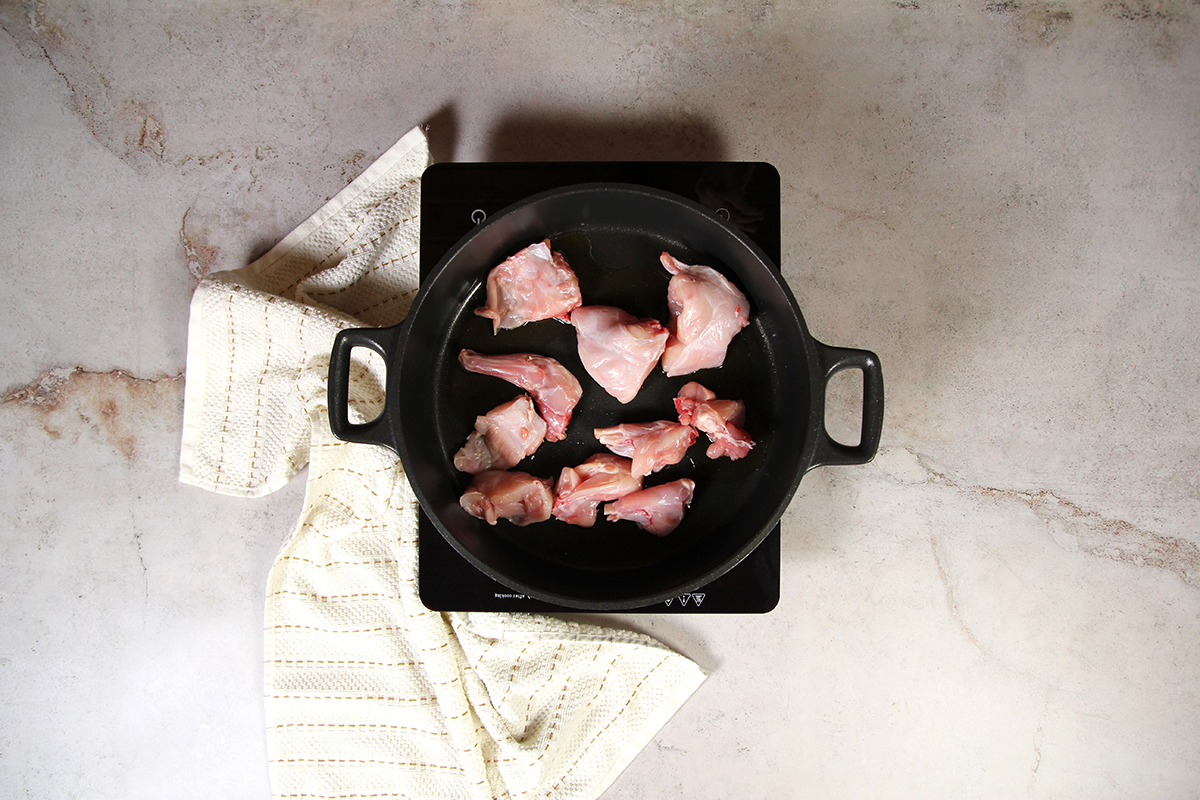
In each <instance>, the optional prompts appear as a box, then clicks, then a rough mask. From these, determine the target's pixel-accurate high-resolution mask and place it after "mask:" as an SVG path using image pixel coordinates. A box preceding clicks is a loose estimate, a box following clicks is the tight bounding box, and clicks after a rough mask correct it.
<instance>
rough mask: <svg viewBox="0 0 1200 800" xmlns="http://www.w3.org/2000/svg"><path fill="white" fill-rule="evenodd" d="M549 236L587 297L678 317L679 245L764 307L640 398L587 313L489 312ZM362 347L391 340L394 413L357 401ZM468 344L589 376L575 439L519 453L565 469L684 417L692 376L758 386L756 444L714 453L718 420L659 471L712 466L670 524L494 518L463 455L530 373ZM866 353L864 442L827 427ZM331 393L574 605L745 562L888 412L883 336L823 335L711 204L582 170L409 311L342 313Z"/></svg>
mask: <svg viewBox="0 0 1200 800" xmlns="http://www.w3.org/2000/svg"><path fill="white" fill-rule="evenodd" d="M546 238H549V239H550V240H551V244H552V247H553V248H554V249H556V250H560V251H561V252H562V253H563V254H564V256H565V257H566V259H567V261H568V263H569V264H570V265H571V266H572V268H573V269H574V270H575V272H576V274H577V275H578V277H579V281H580V289H581V292H582V295H583V302H584V304H585V305H614V306H618V307H621V308H624V309H625V310H626V311H628V312H630V313H632V314H634V315H636V316H638V317H654V318H656V319H658V320H660V321H662V322H663V323H664V324H665V322H666V320H667V308H666V287H667V282H668V280H669V277H670V276H669V275H668V274H667V273H666V270H664V269H663V268H662V267H661V266H660V265H659V260H658V256H659V253H661V252H662V251H664V250H666V251H668V252H670V253H671V254H672V255H674V256H675V257H677V258H679V259H681V260H683V261H685V262H688V263H694V264H695V263H699V264H706V265H708V266H711V267H713V268H715V269H717V270H719V271H720V272H721V273H723V274H724V275H725V276H726V277H728V278H729V279H730V280H731V281H733V283H735V284H736V285H737V286H738V287H739V288H740V289H741V290H742V291H743V292H744V293H745V294H746V296H747V298H748V299H749V300H750V304H751V314H750V324H749V326H747V327H746V328H744V329H743V330H742V331H741V332H740V333H739V334H738V335H737V337H736V338H735V339H734V341H733V343H732V345H731V346H730V349H729V353H728V356H727V358H726V360H725V364H724V365H723V366H722V367H720V368H719V369H712V370H703V371H701V372H698V373H695V374H693V375H688V376H681V377H677V378H667V377H666V376H665V375H664V374H663V373H662V372H661V370H659V369H655V370H654V371H653V372H652V373H651V375H650V377H649V378H648V379H647V381H646V383H645V384H644V385H643V388H642V391H641V392H640V393H639V395H638V396H637V398H635V399H634V400H633V401H632V402H631V403H629V404H627V405H622V404H620V403H619V402H617V401H616V400H615V399H614V398H612V397H610V396H609V395H608V394H607V393H605V392H604V391H603V390H602V389H601V388H600V387H599V386H598V385H597V384H595V383H594V382H592V380H591V379H590V378H589V377H588V375H587V373H586V372H585V371H584V369H583V367H582V365H581V364H580V361H579V357H578V354H577V350H576V342H575V332H574V329H573V328H572V327H571V326H570V325H567V324H563V323H561V322H558V321H555V320H546V321H541V322H535V323H530V324H528V325H525V326H524V327H522V328H518V329H515V330H507V331H505V330H502V331H500V332H499V333H497V334H493V332H492V327H491V321H490V320H487V319H484V318H482V317H479V316H477V315H476V314H475V313H474V310H475V309H476V308H478V307H480V306H482V305H484V302H485V297H486V293H485V287H484V283H485V279H486V277H487V274H488V271H489V270H490V269H491V268H492V267H494V266H495V265H497V264H499V263H500V262H501V261H503V260H504V259H505V258H507V257H508V256H509V255H512V254H513V253H515V252H516V251H518V250H520V249H521V248H523V247H525V246H526V245H529V244H531V243H533V242H537V241H541V240H543V239H546ZM355 347H366V348H369V349H371V350H374V351H375V352H377V353H379V354H380V355H381V356H382V357H383V358H384V359H385V362H386V364H387V387H386V389H387V396H386V401H385V406H384V410H383V413H382V414H381V415H380V416H379V417H378V418H377V419H375V420H374V421H372V422H369V423H366V424H361V425H360V424H354V423H351V422H350V420H349V418H348V412H347V395H348V385H349V375H350V353H351V350H352V349H353V348H355ZM464 347H466V348H471V349H473V350H477V351H479V352H482V353H517V352H536V353H541V354H543V355H548V356H552V357H553V358H556V359H558V360H559V361H560V362H562V363H563V364H564V365H565V366H566V367H567V368H568V369H570V370H571V371H572V372H573V373H574V374H575V375H576V377H577V378H578V379H579V380H580V382H581V383H582V384H583V387H584V394H583V399H582V400H581V401H580V404H579V405H578V406H577V407H576V409H575V413H574V416H573V418H572V421H571V424H570V427H569V428H568V433H567V438H566V440H564V441H561V442H553V443H551V442H547V443H544V444H543V445H542V446H541V448H540V449H539V450H538V451H537V452H536V453H535V454H534V455H532V456H530V457H529V458H527V459H526V460H525V461H523V462H522V463H521V464H520V465H518V466H517V467H515V469H519V470H522V471H525V472H530V473H532V474H534V475H538V476H540V477H548V478H552V479H557V477H558V473H559V471H560V470H561V469H562V467H564V466H575V465H577V464H579V463H581V462H582V461H584V460H585V459H586V458H587V457H588V456H590V455H592V454H593V453H597V452H603V451H604V448H603V447H602V446H601V445H600V444H599V443H598V442H597V441H596V440H595V438H594V437H593V435H592V430H593V429H594V428H597V427H606V426H610V425H615V424H617V423H620V422H645V421H651V420H655V419H674V418H675V410H674V406H673V403H672V401H673V398H674V397H675V395H676V393H677V392H678V390H679V387H681V386H682V385H683V384H684V383H686V382H688V381H689V380H697V381H699V382H700V383H702V384H704V385H705V386H707V387H708V388H710V389H712V390H713V391H714V392H716V393H717V396H718V397H721V398H729V399H738V400H742V401H744V402H745V403H746V406H747V419H746V424H745V426H744V427H745V428H746V430H747V431H748V433H749V434H750V435H751V437H752V438H753V439H754V441H755V442H756V445H755V447H754V449H753V450H752V451H751V453H750V455H749V456H747V457H746V458H743V459H741V460H738V461H730V460H729V459H726V458H721V459H716V460H712V459H708V458H707V457H706V456H705V455H704V450H705V449H706V446H707V444H708V442H707V439H706V437H705V436H704V435H701V436H700V437H699V438H698V439H697V441H696V444H695V445H693V446H692V448H691V450H689V453H688V457H687V458H685V459H684V461H683V462H681V463H679V464H676V465H674V466H671V467H667V468H665V469H663V470H662V471H661V472H658V473H655V474H653V475H651V476H649V477H648V478H647V479H646V485H647V486H649V485H653V484H657V483H665V482H667V481H671V480H674V479H676V478H679V477H690V478H693V479H694V480H695V481H696V494H695V498H694V500H693V502H692V505H691V507H690V509H689V510H688V513H687V516H686V517H685V519H684V521H683V523H682V524H681V525H680V526H679V527H678V528H677V529H676V530H675V531H674V532H672V533H671V534H669V535H668V536H665V537H657V536H653V535H651V534H648V533H646V532H644V531H642V530H641V529H639V528H638V527H637V526H636V525H634V524H633V523H631V522H615V523H614V522H608V521H606V520H604V518H603V513H601V515H600V519H599V521H598V522H597V523H596V525H595V526H594V527H592V528H581V527H577V526H572V525H567V524H565V523H561V522H559V521H557V520H553V519H551V520H550V521H548V522H544V523H537V524H533V525H529V526H526V527H517V526H514V525H511V524H509V523H507V522H505V521H501V522H499V523H498V524H497V525H495V526H489V525H487V524H486V523H484V522H483V521H481V520H478V519H475V518H474V517H471V516H470V515H468V514H467V513H466V512H465V511H463V509H462V508H461V507H460V506H459V502H458V501H459V498H460V497H461V495H462V492H463V491H464V489H465V488H466V486H467V484H468V483H469V482H470V479H471V476H469V475H465V474H463V473H461V472H458V471H457V470H455V468H454V466H453V463H452V458H453V455H454V453H455V452H456V451H457V450H458V449H459V448H460V447H461V446H462V444H463V442H464V441H465V440H466V438H467V435H468V433H469V432H470V431H471V430H472V427H473V425H474V420H475V417H476V416H477V415H480V414H484V413H486V412H487V411H489V410H491V409H492V408H494V407H495V406H497V405H499V404H500V403H503V402H506V401H508V400H511V399H512V398H513V397H515V396H516V395H517V394H518V393H519V392H520V391H521V390H520V389H518V388H517V387H515V386H512V385H511V384H508V383H507V382H505V381H502V380H500V379H498V378H492V377H487V376H482V375H475V374H471V373H467V372H466V371H465V370H463V369H462V368H461V367H460V366H459V363H458V353H459V351H460V350H461V349H462V348H464ZM850 368H856V369H860V370H862V373H863V388H864V393H863V402H862V434H861V439H860V442H859V444H857V445H855V446H848V445H844V444H840V443H838V442H836V441H834V440H833V439H832V438H831V437H830V436H829V434H828V432H827V431H826V429H825V392H826V386H827V384H828V381H829V379H830V377H831V376H832V375H833V374H834V373H836V372H838V371H840V370H844V369H850ZM329 407H330V422H331V427H332V429H333V432H334V434H335V435H336V436H337V437H338V438H340V439H343V440H346V441H352V442H361V443H367V444H376V445H381V446H384V447H387V448H390V449H392V450H394V451H395V452H396V453H398V454H399V456H400V460H401V462H402V464H403V466H404V470H405V472H406V474H407V475H408V478H409V480H410V481H411V483H412V486H413V488H414V490H415V492H416V495H417V497H418V499H419V501H420V503H421V506H422V508H423V509H424V510H425V512H426V514H427V515H428V516H429V518H430V519H431V520H433V522H434V523H435V524H436V526H437V528H438V530H439V531H440V532H441V533H442V535H443V536H445V538H446V539H447V541H449V543H450V544H451V545H452V546H453V547H454V548H455V550H457V551H458V552H459V553H460V554H462V556H463V557H464V558H466V559H467V560H468V561H469V562H470V563H472V564H474V565H475V566H476V567H477V568H479V569H480V570H482V571H483V572H484V573H486V574H487V575H489V576H490V577H492V578H493V579H495V580H497V581H499V582H500V583H502V584H504V585H506V586H508V587H511V588H512V589H513V590H514V591H518V592H521V593H524V594H527V595H530V596H533V597H536V598H539V599H542V600H545V601H547V602H551V603H554V604H557V605H560V606H564V607H567V608H575V609H587V610H621V609H628V608H639V607H643V606H648V605H651V604H654V603H658V602H661V601H663V600H666V599H668V598H672V597H677V596H679V595H681V594H684V593H687V592H690V591H692V590H694V589H697V588H700V587H702V586H704V585H706V584H708V583H710V582H712V581H713V580H715V579H716V578H718V577H720V576H721V575H722V574H724V573H725V572H726V571H728V570H729V569H731V568H732V567H733V566H735V565H736V564H737V563H738V562H739V561H741V560H742V559H743V558H744V557H745V556H747V555H748V554H749V553H751V552H752V551H753V550H754V549H755V547H757V546H758V544H759V543H760V542H761V541H762V540H763V539H764V538H765V537H766V536H767V535H768V534H769V533H770V532H771V530H772V529H773V528H774V526H775V524H776V523H777V522H778V521H779V519H780V517H781V516H782V514H783V512H784V510H785V509H786V508H787V506H788V503H789V502H790V501H791V499H792V496H793V495H794V494H795V492H796V489H797V487H798V486H799V484H800V480H801V478H803V477H804V475H805V473H807V472H808V471H809V470H811V469H813V468H815V467H819V466H825V465H850V464H863V463H866V462H868V461H870V460H871V459H872V458H873V457H874V455H875V452H876V450H877V449H878V446H879V439H880V433H881V429H882V425H883V376H882V371H881V369H880V364H879V359H878V358H877V357H876V356H875V354H874V353H871V352H869V351H866V350H852V349H845V348H837V347H830V346H827V345H824V344H821V343H820V342H818V341H816V340H815V339H813V337H812V336H811V335H810V334H809V333H808V330H807V328H806V326H805V324H804V320H803V318H802V317H801V315H800V309H799V307H798V306H797V304H796V301H795V299H794V298H793V296H792V293H791V291H790V290H789V289H788V287H787V285H786V284H785V283H784V281H783V278H782V277H781V276H780V274H779V271H778V269H777V268H776V267H774V265H772V264H771V263H770V261H769V259H768V258H767V257H766V256H765V255H764V254H763V252H762V251H761V250H760V249H759V248H758V247H757V246H756V245H755V244H754V243H753V242H751V241H750V240H749V239H747V238H745V237H744V236H743V235H742V234H740V233H739V232H738V231H737V230H736V229H734V228H732V227H731V226H729V225H728V224H727V223H725V222H723V221H722V220H721V219H719V218H718V217H716V216H714V215H713V214H712V212H710V211H709V210H708V209H706V208H704V207H702V206H700V205H698V204H696V203H693V202H691V201H689V200H686V199H684V198H682V197H679V196H677V195H673V194H669V193H666V192H661V191H658V190H654V189H649V188H645V187H641V186H631V185H625V184H582V185H577V186H572V187H567V188H564V189H559V190H554V191H550V192H546V193H543V194H539V195H535V196H533V197H530V198H528V199H526V200H524V201H522V202H520V203H517V204H515V205H513V206H510V207H509V208H507V209H505V210H504V211H502V212H500V213H498V214H496V215H495V216H493V217H491V218H490V219H489V220H487V221H486V222H485V223H483V224H481V225H480V226H478V227H477V228H476V229H474V230H473V231H472V232H471V233H470V234H469V235H467V236H466V237H464V238H463V239H462V240H461V241H460V242H459V243H458V244H457V245H455V246H454V247H453V248H451V250H450V251H449V252H448V253H447V254H446V255H445V257H444V258H443V259H442V260H441V262H440V263H439V264H438V265H437V267H436V268H435V269H434V270H433V271H432V272H431V273H430V277H429V278H428V279H426V280H425V282H424V283H423V285H422V286H421V290H420V293H419V294H418V296H417V298H416V300H415V301H414V303H413V306H412V308H411V309H410V311H409V314H408V317H407V319H406V320H405V321H404V322H403V323H401V324H400V325H396V326H394V327H390V328H364V329H354V330H346V331H342V332H341V333H340V334H339V335H338V337H337V339H336V341H335V343H334V347H333V353H332V360H331V363H330V369H329Z"/></svg>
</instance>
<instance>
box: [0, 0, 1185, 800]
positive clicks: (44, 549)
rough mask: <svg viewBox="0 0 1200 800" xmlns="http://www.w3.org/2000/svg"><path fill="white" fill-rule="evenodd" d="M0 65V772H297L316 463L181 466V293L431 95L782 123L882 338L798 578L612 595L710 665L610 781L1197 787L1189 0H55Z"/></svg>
mask: <svg viewBox="0 0 1200 800" xmlns="http://www.w3.org/2000/svg"><path fill="white" fill-rule="evenodd" d="M0 74H3V75H4V76H5V78H6V80H5V81H4V83H3V85H2V86H0V181H2V184H0V185H2V187H3V188H2V190H0V267H2V269H0V286H2V287H3V290H4V293H5V296H6V298H7V304H6V307H5V308H6V310H5V313H4V315H3V317H2V324H3V329H2V332H3V338H4V341H5V347H4V348H3V350H0V544H2V545H3V548H4V552H5V554H6V557H5V558H4V559H3V560H2V561H0V631H3V635H2V636H0V685H3V687H4V688H3V689H0V796H3V797H10V796H11V797H76V798H102V797H120V798H140V797H156V798H157V797H162V796H164V795H169V796H171V797H192V796H203V797H212V796H220V797H245V798H260V797H267V796H269V789H268V786H267V774H266V754H265V750H264V745H263V736H262V717H261V715H262V704H261V677H262V667H261V635H262V634H261V624H262V612H263V597H262V593H263V587H264V585H265V580H266V574H267V570H268V569H269V566H270V564H271V561H272V559H273V558H274V555H275V553H276V552H277V550H278V548H279V547H280V545H281V544H282V543H283V541H284V539H285V538H286V536H287V535H288V533H289V532H290V529H291V525H292V523H293V521H294V518H295V515H296V514H297V513H298V512H299V509H300V500H301V497H302V493H303V486H302V485H300V483H301V481H299V480H298V481H295V482H293V484H291V485H289V486H288V487H287V488H286V489H284V490H282V491H281V492H279V493H278V494H276V495H273V496H271V497H267V498H263V499H261V500H254V501H247V500H232V499H229V498H223V497H219V496H215V495H209V494H206V493H204V492H202V491H200V490H196V489H192V488H188V487H184V486H182V485H180V484H178V483H177V481H176V469H177V466H176V465H177V460H178V446H179V434H180V429H179V428H180V414H181V408H182V397H183V385H184V381H185V380H186V375H184V374H183V371H184V365H185V356H186V344H187V342H186V333H187V314H188V301H189V298H190V295H191V292H192V290H193V288H194V287H195V285H196V282H197V281H198V280H199V279H200V278H201V277H202V276H203V275H205V274H207V273H209V272H211V271H215V270H224V269H231V268H236V267H239V266H243V265H244V264H246V263H248V262H249V261H250V260H252V259H253V258H254V257H255V256H257V255H259V254H261V253H263V252H265V250H266V249H267V248H269V247H270V246H271V245H272V244H273V243H274V242H275V241H277V240H278V239H279V238H280V237H282V236H283V235H284V234H285V233H287V232H288V231H289V230H291V229H292V228H294V227H295V226H296V225H297V224H298V223H299V222H300V221H302V220H303V219H304V218H306V217H307V216H308V214H310V213H311V212H312V211H314V210H315V209H316V208H318V207H319V206H320V205H321V204H322V203H324V201H325V200H326V199H327V198H329V197H332V196H333V195H334V194H336V192H337V191H338V190H339V189H340V188H341V187H343V186H345V184H346V183H348V182H349V181H350V180H352V179H353V178H354V177H355V176H356V175H357V174H359V172H361V170H362V169H363V168H365V167H366V166H367V165H369V164H370V163H371V162H372V161H373V160H374V159H375V158H376V157H377V156H378V155H379V154H380V153H381V152H383V150H385V149H386V148H387V147H388V146H389V145H391V144H392V143H393V142H394V141H395V140H396V139H397V138H398V137H399V136H400V135H402V134H403V133H404V132H405V131H406V130H408V128H409V127H411V126H412V125H414V124H419V123H427V124H428V126H429V129H428V130H429V135H430V138H431V148H432V150H433V153H434V156H435V157H436V158H438V159H440V160H448V159H457V160H485V159H510V160H511V159H564V158H600V159H606V158H614V159H615V158H663V159H665V158H719V159H744V160H759V159H761V160H766V161H769V162H771V163H773V164H774V165H775V166H776V167H777V168H778V170H779V172H780V174H781V176H782V179H783V220H784V231H783V253H784V258H783V264H782V267H783V270H784V275H785V277H786V278H787V280H788V282H789V284H790V285H791V287H792V288H793V290H794V292H795V294H796V296H797V299H798V301H799V303H800V306H801V308H802V309H803V312H804V315H805V319H806V321H807V324H808V326H809V328H810V330H811V331H812V333H813V335H814V336H816V338H818V339H820V340H821V341H824V342H828V343H830V344H835V345H843V346H848V347H864V348H869V349H872V350H874V351H876V352H877V353H878V354H879V355H880V358H881V361H882V364H883V368H884V376H885V381H886V384H887V417H886V420H885V427H884V441H883V446H882V448H881V450H880V453H879V455H878V457H877V458H876V460H875V461H874V462H873V463H872V464H870V465H868V466H866V467H861V468H842V469H832V468H827V469H819V470H816V471H814V472H812V473H810V474H809V475H807V476H806V477H805V479H804V481H803V483H802V484H801V489H800V491H799V493H798V495H797V497H796V499H795V501H794V502H793V503H792V506H791V507H790V508H789V510H788V512H787V514H786V515H785V518H784V537H783V553H782V560H783V564H782V569H783V596H782V598H781V601H780V604H779V606H778V608H777V609H776V610H775V611H774V612H772V613H771V614H768V615H765V616H745V617H743V616H731V617H722V616H702V615H696V616H653V615H634V616H624V617H615V618H608V617H600V619H602V620H603V621H605V622H607V623H610V624H614V625H620V626H626V627H631V628H635V629H637V630H641V631H645V632H647V633H650V634H652V635H654V636H657V637H659V638H660V639H661V640H662V641H664V642H665V643H666V644H668V645H670V646H672V647H674V648H676V649H678V650H679V651H681V652H683V653H685V654H687V655H689V656H690V657H692V658H693V659H695V660H696V661H697V662H699V663H700V664H701V665H702V666H704V667H705V668H706V669H708V670H709V671H710V677H709V679H708V681H707V682H706V683H705V684H704V685H703V686H702V687H701V689H700V690H699V691H698V692H697V693H696V694H695V695H694V696H693V697H692V699H691V700H690V701H689V702H688V703H687V704H686V705H685V706H684V707H683V709H682V710H681V711H680V712H679V713H678V714H677V715H676V716H675V717H674V718H673V719H672V720H671V721H670V722H669V723H668V724H667V725H666V726H665V727H664V728H663V729H662V731H661V733H660V734H659V736H658V737H657V738H656V740H655V742H654V743H653V744H651V745H650V746H649V747H647V748H646V749H645V750H644V751H643V752H642V753H641V754H640V755H639V757H638V758H637V759H636V760H635V761H634V762H633V763H632V764H631V765H630V766H629V768H628V769H627V770H626V771H625V772H624V773H623V774H622V775H621V776H620V777H619V778H618V780H617V781H616V782H615V783H614V784H613V786H612V787H611V788H610V789H609V790H608V791H607V792H606V793H605V795H604V797H606V798H610V799H612V800H615V799H616V798H635V797H636V798H646V797H692V798H725V797H764V798H765V797H887V798H910V797H911V798H930V797H945V798H951V797H953V798H958V797H978V798H985V797H997V798H1012V797H1034V798H1059V797H1097V798H1099V797H1114V798H1115V797H1121V798H1127V797H1136V798H1196V797H1200V722H1198V721H1197V720H1200V587H1198V585H1197V582H1198V580H1200V530H1198V527H1197V523H1198V521H1200V478H1198V477H1197V476H1198V475H1200V472H1198V471H1197V469H1196V464H1197V463H1198V461H1200V433H1198V432H1197V425H1196V422H1197V420H1200V391H1198V389H1200V365H1198V362H1197V359H1196V353H1197V352H1198V350H1200V341H1198V339H1197V337H1198V336H1200V334H1198V333H1197V331H1198V330H1200V329H1198V328H1197V326H1196V324H1195V323H1196V320H1197V319H1200V255H1198V254H1200V126H1198V125H1197V124H1196V121H1197V120H1198V119H1200V6H1197V5H1196V4H1195V3H1191V2H1187V0H1129V1H1128V2H1127V1H1126V0H1119V1H1117V2H1098V3H1087V2H1057V1H1055V2H1042V1H1041V0H1003V1H1002V2H985V0H980V1H979V2H973V3H959V4H954V3H944V2H930V1H929V0H915V2H913V1H912V0H903V1H902V2H882V1H881V2H868V1H867V0H855V1H854V2H849V3H828V2H817V3H785V2H767V1H765V0H761V1H760V0H740V1H736V2H728V3H705V2H698V1H691V0H672V2H665V3H649V2H642V1H641V0H621V1H618V2H607V3H598V2H584V3H569V4H559V3H548V2H542V1H541V0H532V1H531V2H521V3H515V4H513V3H498V2H484V1H482V0H480V1H478V2H433V3H416V4H394V3H393V4H385V3H378V2H361V3H353V4H349V5H346V6H345V7H334V6H327V5H322V4H317V3H278V2H262V3H254V4H251V3H245V2H234V3H224V4H221V5H220V6H205V5H199V6H195V7H193V6H186V5H181V4H171V3H167V4H156V3H133V4H127V3H121V4H117V3H111V2H108V3H81V2H48V1H47V2H39V1H37V0H33V1H31V2H10V3H4V4H0ZM854 396H855V390H854V385H853V382H852V381H851V382H849V383H847V384H846V385H844V386H843V385H838V386H835V387H834V388H833V390H832V391H831V402H832V403H833V405H834V406H835V409H834V410H833V411H832V412H831V416H832V417H833V418H834V420H836V422H831V425H835V427H837V429H838V430H847V431H848V433H847V435H851V436H852V435H853V426H852V423H850V422H849V420H852V419H853V418H854V416H855V414H856V412H857V409H856V406H855V402H854ZM593 621H595V619H594V618H593Z"/></svg>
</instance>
